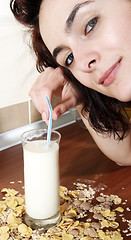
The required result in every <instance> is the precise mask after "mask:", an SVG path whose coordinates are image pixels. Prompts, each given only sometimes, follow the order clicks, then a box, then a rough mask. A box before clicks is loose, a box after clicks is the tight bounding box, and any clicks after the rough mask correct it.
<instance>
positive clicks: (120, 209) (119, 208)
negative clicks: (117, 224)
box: [115, 207, 124, 213]
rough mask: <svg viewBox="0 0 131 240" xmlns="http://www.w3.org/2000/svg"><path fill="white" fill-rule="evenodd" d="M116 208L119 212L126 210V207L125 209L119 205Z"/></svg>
mask: <svg viewBox="0 0 131 240" xmlns="http://www.w3.org/2000/svg"><path fill="white" fill-rule="evenodd" d="M115 210H116V211H117V212H121V213H123V212H124V209H123V208H122V207H118V208H116V209H115Z"/></svg>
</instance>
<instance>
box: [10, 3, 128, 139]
mask: <svg viewBox="0 0 131 240" xmlns="http://www.w3.org/2000/svg"><path fill="white" fill-rule="evenodd" d="M41 3H42V0H11V2H10V7H11V10H12V12H13V14H14V16H15V18H16V19H17V20H18V21H19V22H20V23H22V24H24V25H26V26H27V27H28V28H29V29H30V31H31V37H32V46H33V49H34V51H35V54H36V56H37V62H36V67H37V70H38V71H39V72H42V71H44V67H48V66H50V67H53V68H56V67H58V66H59V64H58V63H57V62H56V61H55V59H54V58H53V56H52V55H51V53H50V51H49V50H48V48H47V47H46V45H45V44H44V42H43V40H42V38H41V35H40V31H39V10H40V5H41ZM62 69H63V71H64V74H65V75H66V76H67V77H68V79H69V81H71V83H72V84H73V86H74V87H75V88H76V91H77V93H78V96H79V98H80V99H81V101H82V102H83V109H82V114H83V116H84V117H85V118H87V116H88V119H89V122H90V124H91V126H92V127H93V128H94V129H95V131H97V132H99V133H106V134H112V133H113V134H114V137H115V138H118V139H119V140H122V139H123V138H124V137H125V136H126V133H127V131H129V129H130V124H129V119H128V118H127V117H124V115H123V114H122V109H123V110H124V106H125V103H123V102H120V101H118V100H117V99H114V98H110V97H107V96H105V95H103V94H101V93H99V92H97V91H95V90H93V89H90V88H87V87H85V86H84V85H82V84H81V83H80V82H79V81H78V80H77V79H76V78H75V77H74V76H73V75H72V73H71V72H70V71H69V70H68V69H65V68H63V67H62ZM128 104H129V105H130V103H128ZM87 113H88V114H87Z"/></svg>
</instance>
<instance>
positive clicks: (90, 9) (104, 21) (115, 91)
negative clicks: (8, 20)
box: [39, 0, 131, 101]
mask: <svg viewBox="0 0 131 240" xmlns="http://www.w3.org/2000/svg"><path fill="white" fill-rule="evenodd" d="M39 24H40V32H41V36H42V38H43V41H44V42H45V44H46V46H47V47H48V49H49V50H50V52H51V53H52V55H54V57H55V58H56V61H57V62H58V63H59V64H61V65H62V66H65V67H67V68H69V69H70V71H71V72H72V73H73V75H74V76H75V77H76V78H77V79H78V80H79V81H80V82H81V83H82V84H83V85H85V86H86V87H89V88H92V89H94V90H96V91H98V92H101V93H103V94H105V95H107V96H110V97H113V98H117V99H118V100H120V101H130V100H131V1H129V0H106V1H105V0H92V1H91V0H88V1H86V0H53V1H50V0H43V2H42V4H41V9H40V15H39Z"/></svg>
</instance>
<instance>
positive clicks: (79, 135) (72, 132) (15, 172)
mask: <svg viewBox="0 0 131 240" xmlns="http://www.w3.org/2000/svg"><path fill="white" fill-rule="evenodd" d="M58 131H59V132H60V133H61V136H62V137H61V142H60V160H59V162H60V184H61V185H63V186H66V187H68V188H72V186H73V183H74V182H82V183H87V184H88V183H92V184H93V186H94V187H95V186H105V187H104V188H105V190H104V193H105V194H117V195H118V196H119V197H121V198H122V199H123V201H124V200H127V205H128V207H129V208H130V209H131V168H130V167H121V166H118V165H117V164H116V163H114V162H112V161H111V160H109V159H108V158H107V157H106V156H105V155H104V154H103V153H102V152H101V151H100V150H99V148H98V147H97V145H96V144H95V142H94V141H93V139H92V137H91V136H90V134H89V133H88V131H87V130H86V129H85V128H84V127H83V125H82V123H81V121H78V122H75V123H73V124H71V125H68V126H66V127H63V128H61V129H59V130H58ZM22 154H23V153H22V145H21V144H19V145H16V146H14V147H11V148H9V149H6V150H3V151H1V152H0V189H2V188H4V187H6V188H15V189H16V190H18V191H20V192H21V193H22V191H23V190H22V187H23V185H24V177H23V155H22ZM21 181H22V183H21ZM11 182H14V185H12V184H11ZM2 196H3V195H2V194H1V193H0V197H2ZM126 219H128V220H131V212H130V211H127V212H126ZM123 229H124V227H123ZM123 237H124V239H131V236H130V237H125V235H124V234H123Z"/></svg>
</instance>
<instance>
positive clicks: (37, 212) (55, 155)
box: [21, 129, 61, 229]
mask: <svg viewBox="0 0 131 240" xmlns="http://www.w3.org/2000/svg"><path fill="white" fill-rule="evenodd" d="M60 138H61V135H60V133H59V132H57V131H52V132H51V139H50V144H49V146H47V130H46V129H36V130H30V131H27V132H25V133H23V134H22V136H21V139H22V146H23V156H24V185H25V208H26V213H25V219H24V220H25V223H26V224H27V225H28V226H30V227H31V228H32V229H39V228H44V229H48V228H50V227H52V226H55V225H56V224H57V223H58V222H59V221H60V219H61V215H60V202H59V143H60Z"/></svg>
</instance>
